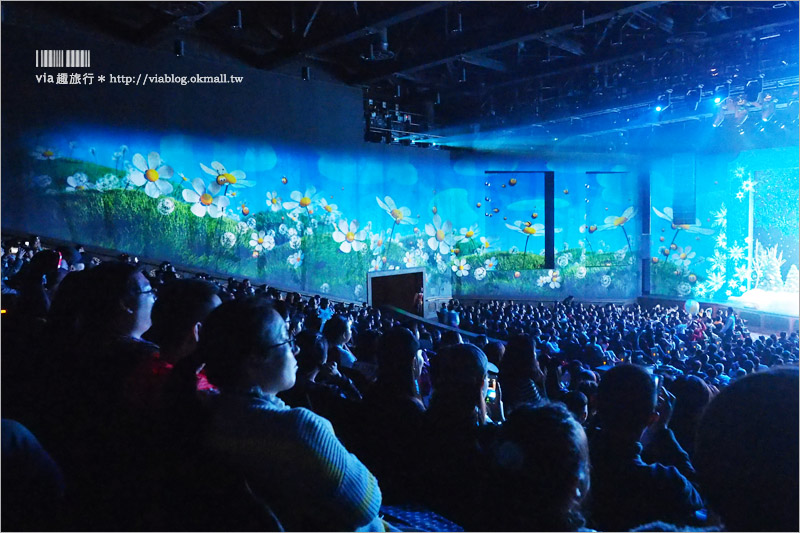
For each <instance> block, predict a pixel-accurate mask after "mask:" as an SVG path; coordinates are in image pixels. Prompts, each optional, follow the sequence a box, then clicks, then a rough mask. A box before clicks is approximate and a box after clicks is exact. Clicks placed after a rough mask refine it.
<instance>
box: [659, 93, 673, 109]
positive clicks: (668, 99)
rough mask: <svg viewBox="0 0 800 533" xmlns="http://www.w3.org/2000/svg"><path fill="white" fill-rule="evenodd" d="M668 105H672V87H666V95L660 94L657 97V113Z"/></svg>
mask: <svg viewBox="0 0 800 533" xmlns="http://www.w3.org/2000/svg"><path fill="white" fill-rule="evenodd" d="M670 105H672V89H667V93H666V95H664V94H662V95H661V96H659V97H658V103H657V104H656V111H658V112H659V113H660V112H662V111H665V110H666V109H667V108H668V107H669V106H670Z"/></svg>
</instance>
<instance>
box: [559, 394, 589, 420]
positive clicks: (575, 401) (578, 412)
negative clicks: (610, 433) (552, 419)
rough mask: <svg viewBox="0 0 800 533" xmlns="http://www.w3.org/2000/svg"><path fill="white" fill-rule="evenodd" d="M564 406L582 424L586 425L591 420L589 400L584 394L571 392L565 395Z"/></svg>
mask: <svg viewBox="0 0 800 533" xmlns="http://www.w3.org/2000/svg"><path fill="white" fill-rule="evenodd" d="M564 405H566V406H567V409H569V412H570V413H572V414H573V415H574V416H575V419H576V420H577V421H578V422H579V423H580V424H584V423H585V422H586V419H587V418H589V399H588V398H587V397H586V395H585V394H584V393H582V392H579V391H576V390H573V391H569V392H568V393H566V394H565V395H564Z"/></svg>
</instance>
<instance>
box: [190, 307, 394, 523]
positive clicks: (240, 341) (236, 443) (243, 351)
mask: <svg viewBox="0 0 800 533" xmlns="http://www.w3.org/2000/svg"><path fill="white" fill-rule="evenodd" d="M198 349H199V351H200V353H201V357H202V358H203V359H204V360H205V361H206V370H207V373H208V378H209V381H210V382H211V383H212V384H214V385H215V386H216V387H218V388H219V390H220V395H219V396H218V397H217V398H216V399H215V402H214V403H215V404H216V405H214V406H212V414H211V421H210V424H209V431H208V435H207V437H206V439H207V440H206V442H207V445H208V447H209V449H210V450H212V451H213V452H214V453H215V454H216V455H217V457H218V458H219V460H221V461H223V462H225V463H227V464H229V465H230V466H231V468H232V469H235V470H237V471H238V472H240V473H241V474H242V475H244V476H245V477H246V479H247V482H248V484H249V486H250V487H251V489H252V490H253V491H254V492H255V493H256V494H258V495H259V496H261V497H262V498H263V499H264V500H265V501H266V502H267V503H268V504H269V505H271V506H272V508H273V509H274V510H275V513H276V514H277V516H278V519H279V520H280V521H281V523H282V524H283V525H284V526H285V528H286V529H287V530H289V531H310V530H317V531H322V530H326V531H327V530H346V531H364V530H368V531H382V530H383V523H382V522H381V520H380V519H379V518H378V509H379V508H380V505H381V491H380V489H379V487H378V482H377V480H376V479H375V476H373V475H372V474H371V473H370V471H369V470H368V469H367V468H366V467H365V466H364V465H363V464H362V463H361V462H360V461H359V460H358V458H356V456H354V455H353V454H351V453H350V452H348V451H347V449H346V448H345V447H344V445H342V443H341V442H340V441H339V440H338V439H337V438H336V435H335V434H334V432H333V427H332V426H331V424H330V422H328V421H327V420H325V419H324V418H322V417H320V416H318V415H316V414H314V413H312V412H311V411H309V410H307V409H304V408H296V409H291V408H289V407H288V406H287V405H286V404H285V403H283V401H281V400H280V399H279V398H278V397H277V396H276V394H277V393H279V392H282V391H285V390H288V389H290V388H291V387H292V386H293V385H294V383H295V373H296V371H297V363H296V360H295V357H294V351H295V348H294V340H293V339H292V338H290V337H289V335H288V326H287V324H286V322H285V321H284V320H283V319H282V318H281V317H280V315H278V313H276V312H275V311H274V310H273V309H272V307H271V306H270V304H269V303H268V302H266V301H265V300H263V299H253V298H245V299H241V300H235V301H231V302H226V303H224V304H223V305H221V306H220V307H218V308H217V309H215V310H214V311H213V312H212V313H211V315H209V317H208V319H207V320H206V321H205V323H204V326H203V329H202V331H201V332H200V344H199V346H198Z"/></svg>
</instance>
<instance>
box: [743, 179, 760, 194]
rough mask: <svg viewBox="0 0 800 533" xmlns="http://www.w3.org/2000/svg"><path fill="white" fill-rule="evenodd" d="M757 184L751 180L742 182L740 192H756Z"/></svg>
mask: <svg viewBox="0 0 800 533" xmlns="http://www.w3.org/2000/svg"><path fill="white" fill-rule="evenodd" d="M757 184H758V182H757V181H753V180H744V181H743V182H742V190H743V191H744V192H755V190H756V185H757Z"/></svg>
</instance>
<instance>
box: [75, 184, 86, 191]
mask: <svg viewBox="0 0 800 533" xmlns="http://www.w3.org/2000/svg"><path fill="white" fill-rule="evenodd" d="M85 188H86V186H85V185H78V186H77V187H75V189H76V190H79V191H82V190H84V189H85Z"/></svg>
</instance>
